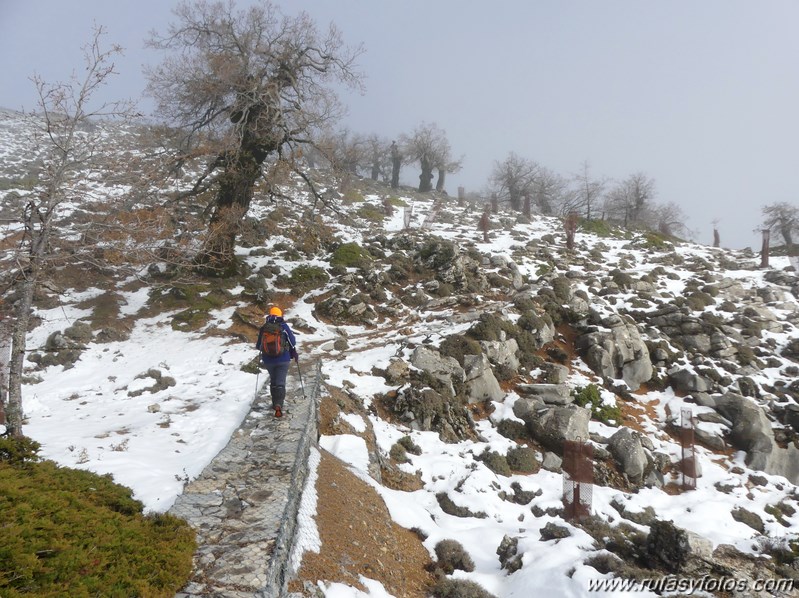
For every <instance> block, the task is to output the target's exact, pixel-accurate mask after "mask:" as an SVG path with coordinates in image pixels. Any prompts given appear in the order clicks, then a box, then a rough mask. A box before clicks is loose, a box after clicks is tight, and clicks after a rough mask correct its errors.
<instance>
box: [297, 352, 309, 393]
mask: <svg viewBox="0 0 799 598" xmlns="http://www.w3.org/2000/svg"><path fill="white" fill-rule="evenodd" d="M294 361H295V362H296V363H297V373H298V374H299V375H300V388H301V389H302V398H303V399H307V398H308V397H306V396H305V384H303V383H302V371H301V370H300V360H299V359H295V360H294Z"/></svg>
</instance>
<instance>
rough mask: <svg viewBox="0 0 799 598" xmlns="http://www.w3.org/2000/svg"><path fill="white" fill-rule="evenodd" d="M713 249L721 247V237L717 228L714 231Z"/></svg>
mask: <svg viewBox="0 0 799 598" xmlns="http://www.w3.org/2000/svg"><path fill="white" fill-rule="evenodd" d="M713 247H721V237H720V236H719V229H717V228H714V229H713Z"/></svg>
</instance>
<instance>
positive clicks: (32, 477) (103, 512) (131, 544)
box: [0, 439, 196, 598]
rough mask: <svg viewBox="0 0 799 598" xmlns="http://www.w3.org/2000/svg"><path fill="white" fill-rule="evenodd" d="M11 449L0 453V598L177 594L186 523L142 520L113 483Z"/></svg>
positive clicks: (189, 552) (187, 559) (190, 551)
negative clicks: (0, 531)
mask: <svg viewBox="0 0 799 598" xmlns="http://www.w3.org/2000/svg"><path fill="white" fill-rule="evenodd" d="M16 442H20V441H17V440H13V439H6V440H3V444H2V446H3V448H1V449H0V451H2V454H3V455H5V456H6V457H8V458H3V459H2V460H0V529H2V530H3V531H2V537H3V540H2V542H0V595H2V596H5V597H7V598H17V597H21V596H52V597H55V596H148V597H160V596H164V597H167V596H169V597H170V598H171V597H172V596H174V595H175V593H176V592H177V591H178V590H179V589H180V588H181V587H182V586H183V585H184V583H185V582H186V580H187V579H188V577H189V575H190V573H191V568H192V557H193V555H194V550H195V548H196V544H195V539H194V532H193V531H192V530H191V529H190V528H189V526H188V524H187V523H186V522H185V521H182V520H180V519H177V518H176V517H172V516H170V515H160V514H154V515H147V516H145V515H143V514H142V504H141V503H140V502H139V501H137V500H134V499H133V498H132V492H131V490H130V489H128V488H125V487H123V486H120V485H118V484H115V483H114V482H113V481H112V480H111V478H110V476H99V475H96V474H93V473H90V472H87V471H80V470H75V469H69V468H64V467H58V466H57V465H56V464H55V463H53V462H51V461H38V460H37V458H36V457H35V450H33V452H32V449H35V447H34V444H33V443H31V442H30V441H25V440H22V441H21V443H20V444H19V445H18V446H15V447H14V446H10V444H9V443H12V444H13V443H16Z"/></svg>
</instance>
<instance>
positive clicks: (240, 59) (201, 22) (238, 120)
mask: <svg viewBox="0 0 799 598" xmlns="http://www.w3.org/2000/svg"><path fill="white" fill-rule="evenodd" d="M173 12H174V15H175V17H176V22H175V23H173V24H172V25H170V26H169V28H168V29H167V31H166V33H165V34H163V35H159V34H158V33H153V34H152V36H151V38H150V40H149V45H150V46H151V47H154V48H157V49H161V50H166V51H171V52H172V53H171V54H169V55H167V56H166V57H165V58H164V60H163V62H162V63H161V64H160V65H159V66H157V67H156V68H152V69H149V70H148V73H147V74H148V79H149V83H148V87H147V89H148V92H149V94H150V95H151V96H153V97H154V98H155V99H156V101H157V106H158V113H159V114H160V115H161V116H162V117H164V118H165V119H167V121H169V122H170V123H172V124H175V125H177V126H179V127H181V128H183V129H184V130H185V132H186V135H185V139H184V145H183V154H182V156H181V157H182V158H185V159H189V158H192V157H200V156H204V157H206V158H208V159H209V161H208V163H207V165H206V168H205V171H204V172H203V173H202V175H201V176H199V177H198V178H197V180H196V182H195V185H194V187H193V189H192V193H193V194H198V193H200V192H202V191H204V190H207V189H213V190H215V196H214V200H213V213H212V215H211V219H210V223H209V229H208V231H209V238H208V241H207V243H206V245H205V248H204V250H203V251H202V252H201V254H200V255H199V256H198V258H197V261H198V263H199V264H201V265H203V266H209V267H212V268H216V269H221V271H223V272H225V271H230V268H232V267H235V258H234V244H235V240H236V236H237V233H238V228H239V225H240V223H241V219H242V218H243V217H244V216H245V214H246V213H247V211H248V210H249V207H250V202H251V200H252V197H253V193H254V187H255V184H256V182H257V181H258V180H259V179H260V178H261V177H262V176H263V174H264V173H263V169H262V167H263V165H264V163H265V161H266V160H267V158H275V159H277V160H278V161H283V162H285V164H288V165H289V167H290V168H292V169H294V171H295V172H297V174H299V175H300V176H301V177H303V178H304V179H305V181H306V182H307V183H308V184H309V185H310V187H311V190H312V191H313V192H314V194H315V195H316V197H317V199H321V196H320V195H319V194H318V193H317V192H316V190H315V188H314V187H313V184H312V181H311V180H310V178H309V177H308V175H307V173H306V172H305V171H304V169H303V168H302V167H301V166H300V164H299V161H297V160H295V159H294V158H296V157H297V156H298V155H299V154H300V153H301V152H300V148H301V147H302V146H303V145H304V144H308V143H310V142H311V139H312V138H313V133H314V131H316V130H318V129H320V128H322V127H324V126H326V125H327V124H328V123H330V122H331V121H332V120H334V119H335V118H336V117H337V116H339V115H340V114H341V109H340V106H339V103H338V100H337V96H336V94H335V93H334V91H333V87H332V84H333V83H335V82H342V83H344V84H345V85H348V86H355V87H357V86H359V85H360V81H361V79H360V75H359V74H358V73H357V72H356V71H355V66H354V61H355V59H356V58H357V57H358V55H359V54H360V53H361V48H360V47H358V48H355V49H350V48H347V47H346V46H345V45H344V43H343V41H342V38H341V35H340V33H339V32H338V30H337V29H336V28H335V26H334V25H332V24H331V25H330V27H329V29H328V31H327V33H326V34H322V33H320V32H319V31H318V30H317V28H316V25H315V24H314V22H313V21H312V20H311V18H310V17H309V16H308V15H307V14H306V13H300V14H298V15H297V16H296V17H287V16H284V15H282V14H281V12H280V10H279V9H278V7H276V6H275V5H274V4H272V3H271V2H269V1H268V0H261V1H260V2H258V3H257V4H255V5H252V6H249V7H248V8H246V9H243V10H237V9H236V7H235V4H234V3H233V2H232V1H231V2H207V1H205V0H199V1H197V2H188V1H183V2H181V3H180V4H179V5H178V6H177V7H176V8H175V9H174V11H173ZM285 164H284V165H283V166H282V168H285Z"/></svg>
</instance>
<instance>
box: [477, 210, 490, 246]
mask: <svg viewBox="0 0 799 598" xmlns="http://www.w3.org/2000/svg"><path fill="white" fill-rule="evenodd" d="M490 226H491V224H490V223H489V220H488V210H486V211H484V212H483V215H482V216H480V223H479V224H478V225H477V230H481V231H483V242H484V243H488V229H489V228H490Z"/></svg>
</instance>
